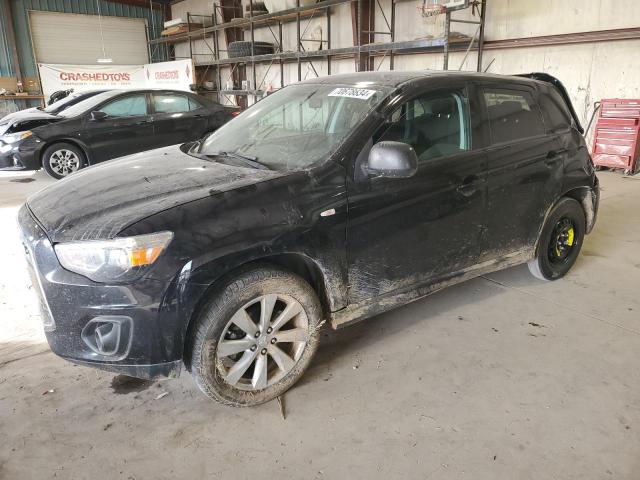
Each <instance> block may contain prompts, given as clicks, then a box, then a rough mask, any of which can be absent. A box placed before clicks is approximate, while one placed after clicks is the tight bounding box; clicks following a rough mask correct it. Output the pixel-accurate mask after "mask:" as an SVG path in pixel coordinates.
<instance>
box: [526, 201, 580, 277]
mask: <svg viewBox="0 0 640 480" xmlns="http://www.w3.org/2000/svg"><path fill="white" fill-rule="evenodd" d="M585 226H586V217H585V214H584V210H583V209H582V206H581V205H580V204H579V203H578V202H577V201H576V200H574V199H573V198H562V199H561V200H560V201H559V202H558V203H557V204H556V205H555V206H554V207H553V209H552V210H551V212H550V213H549V215H548V217H547V220H546V221H545V224H544V226H543V228H542V231H541V232H540V237H539V239H538V245H537V247H536V256H535V258H534V259H533V260H531V261H529V263H528V264H527V265H528V267H529V271H530V272H531V274H532V275H533V276H534V277H536V278H539V279H540V280H557V279H559V278H562V277H563V276H564V275H565V274H566V273H567V272H568V271H569V270H570V269H571V267H572V266H573V264H574V263H575V261H576V259H577V258H578V255H579V254H580V249H581V248H582V243H583V241H584V235H585Z"/></svg>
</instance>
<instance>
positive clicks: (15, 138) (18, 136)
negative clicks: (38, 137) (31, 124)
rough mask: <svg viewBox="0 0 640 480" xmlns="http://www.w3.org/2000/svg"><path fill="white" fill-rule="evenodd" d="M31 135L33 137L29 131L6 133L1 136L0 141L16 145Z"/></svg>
mask: <svg viewBox="0 0 640 480" xmlns="http://www.w3.org/2000/svg"><path fill="white" fill-rule="evenodd" d="M31 135H33V132H32V131H31V130H25V131H24V132H16V133H6V134H4V135H2V137H0V139H2V141H3V142H4V143H16V142H19V141H20V140H24V139H25V138H28V137H30V136H31Z"/></svg>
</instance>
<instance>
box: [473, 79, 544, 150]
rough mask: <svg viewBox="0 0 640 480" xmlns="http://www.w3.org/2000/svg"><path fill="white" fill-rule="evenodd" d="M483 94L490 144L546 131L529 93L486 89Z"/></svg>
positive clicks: (523, 137) (536, 106) (533, 135)
mask: <svg viewBox="0 0 640 480" xmlns="http://www.w3.org/2000/svg"><path fill="white" fill-rule="evenodd" d="M483 93H484V102H485V105H486V108H487V117H488V119H489V127H490V129H491V142H492V143H493V144H497V143H506V142H513V141H517V140H522V139H525V138H530V137H535V136H537V135H543V134H544V133H545V127H544V123H543V121H542V117H541V116H540V109H539V108H538V105H537V104H536V102H535V100H534V99H533V96H532V95H531V94H530V93H529V92H525V91H523V90H510V89H494V88H485V89H484V92H483Z"/></svg>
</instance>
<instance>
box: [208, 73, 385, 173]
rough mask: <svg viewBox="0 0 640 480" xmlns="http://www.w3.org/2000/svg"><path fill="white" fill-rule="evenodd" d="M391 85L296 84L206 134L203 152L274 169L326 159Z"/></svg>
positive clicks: (295, 167)
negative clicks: (383, 86) (246, 160)
mask: <svg viewBox="0 0 640 480" xmlns="http://www.w3.org/2000/svg"><path fill="white" fill-rule="evenodd" d="M390 92H391V89H390V88H381V87H378V86H376V87H375V88H373V87H368V86H366V84H364V85H363V86H362V87H360V84H359V85H358V86H356V87H340V86H336V85H317V84H298V85H291V86H288V87H286V88H284V89H282V90H280V91H278V92H276V93H274V94H272V95H269V96H268V97H266V98H265V99H263V100H261V101H260V102H258V103H256V104H255V105H254V106H252V107H251V108H249V109H248V110H247V111H245V112H243V113H242V114H240V115H239V116H237V117H236V118H235V119H234V120H232V121H231V122H229V123H227V124H226V125H224V126H223V127H221V128H220V129H218V130H216V131H215V132H214V133H213V134H211V135H210V136H208V137H206V138H205V140H204V141H203V142H202V144H201V145H200V147H199V148H198V149H197V152H198V154H199V155H200V156H216V155H222V156H235V157H238V156H241V157H243V158H245V159H251V160H255V161H257V162H259V164H261V165H263V166H266V167H268V168H270V169H272V170H299V169H304V168H308V167H310V166H312V165H314V164H316V163H318V162H319V161H320V160H322V159H325V158H327V157H328V156H329V155H331V154H332V153H333V152H335V151H336V149H337V148H338V147H339V146H340V144H341V143H342V142H343V141H344V140H345V139H346V138H347V136H348V135H349V134H350V133H351V132H352V131H353V130H354V128H355V127H356V126H357V125H359V124H360V123H361V122H362V120H363V119H364V118H365V117H366V116H367V115H368V114H369V112H371V110H372V109H374V108H375V107H376V106H378V105H379V104H380V102H382V101H383V100H384V99H385V98H386V97H387V95H388V94H389V93H390Z"/></svg>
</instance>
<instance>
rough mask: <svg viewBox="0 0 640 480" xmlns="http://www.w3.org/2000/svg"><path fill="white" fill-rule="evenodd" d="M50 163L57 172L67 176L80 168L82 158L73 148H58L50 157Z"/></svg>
mask: <svg viewBox="0 0 640 480" xmlns="http://www.w3.org/2000/svg"><path fill="white" fill-rule="evenodd" d="M49 165H50V166H51V170H53V171H54V172H55V173H56V174H58V175H60V176H63V177H65V176H67V175H69V174H70V173H73V172H75V171H78V170H80V158H79V157H78V155H76V154H75V153H74V152H72V151H71V150H66V149H61V150H56V151H55V152H53V153H52V154H51V157H49Z"/></svg>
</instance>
